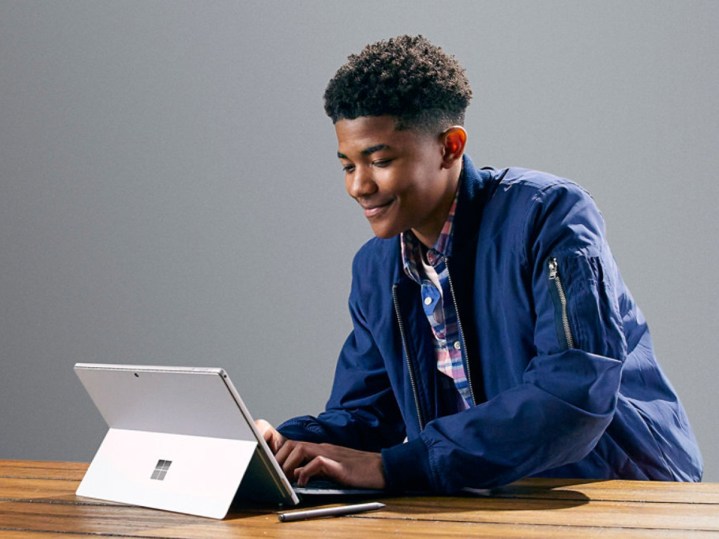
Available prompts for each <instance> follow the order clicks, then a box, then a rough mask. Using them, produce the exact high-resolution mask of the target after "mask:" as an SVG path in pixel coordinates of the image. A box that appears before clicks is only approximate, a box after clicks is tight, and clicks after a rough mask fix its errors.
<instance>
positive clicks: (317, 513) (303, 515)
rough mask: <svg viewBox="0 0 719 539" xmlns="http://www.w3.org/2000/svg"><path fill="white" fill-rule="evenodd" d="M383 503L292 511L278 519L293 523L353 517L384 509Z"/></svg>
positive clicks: (280, 515)
mask: <svg viewBox="0 0 719 539" xmlns="http://www.w3.org/2000/svg"><path fill="white" fill-rule="evenodd" d="M383 507H384V504H383V503H379V502H372V503H358V504H354V505H341V506H339V507H327V508H325V509H310V510H308V511H292V512H290V513H280V514H279V515H277V518H279V519H280V522H293V521H295V520H305V519H308V518H319V517H337V516H341V515H352V514H354V513H362V512H364V511H374V510H375V509H382V508H383Z"/></svg>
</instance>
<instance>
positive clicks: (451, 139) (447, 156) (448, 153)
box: [441, 125, 467, 168]
mask: <svg viewBox="0 0 719 539" xmlns="http://www.w3.org/2000/svg"><path fill="white" fill-rule="evenodd" d="M441 137H442V165H443V166H444V167H445V168H450V167H452V166H453V165H454V164H455V163H456V162H457V161H458V160H459V159H461V158H462V154H464V148H465V146H466V145H467V131H465V129H464V127H462V126H461V125H453V126H452V127H450V128H449V129H447V130H446V131H444V132H443V133H442V135H441Z"/></svg>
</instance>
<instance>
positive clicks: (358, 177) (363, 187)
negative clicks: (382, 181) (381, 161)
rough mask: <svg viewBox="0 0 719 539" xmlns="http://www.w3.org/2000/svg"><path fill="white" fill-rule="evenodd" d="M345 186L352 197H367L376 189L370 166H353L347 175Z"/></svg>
mask: <svg viewBox="0 0 719 539" xmlns="http://www.w3.org/2000/svg"><path fill="white" fill-rule="evenodd" d="M345 187H346V188H347V193H348V194H349V195H350V196H351V197H352V198H363V197H367V196H369V195H372V194H374V193H375V192H376V191H377V184H376V183H375V182H374V180H373V179H372V172H371V170H370V167H365V166H361V165H359V166H357V167H355V169H354V171H353V172H352V174H348V175H347V178H346V180H345Z"/></svg>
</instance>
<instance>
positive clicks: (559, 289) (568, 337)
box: [547, 257, 574, 348]
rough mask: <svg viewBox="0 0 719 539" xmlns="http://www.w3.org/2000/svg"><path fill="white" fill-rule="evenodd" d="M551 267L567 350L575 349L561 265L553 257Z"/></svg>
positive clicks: (550, 261)
mask: <svg viewBox="0 0 719 539" xmlns="http://www.w3.org/2000/svg"><path fill="white" fill-rule="evenodd" d="M547 264H548V266H549V280H550V281H552V283H553V286H554V290H555V291H556V298H557V300H558V302H559V311H560V312H559V314H560V318H561V326H562V333H563V335H564V339H565V341H566V344H567V348H574V338H573V337H572V330H571V328H570V327H569V314H568V312H567V295H566V294H565V292H564V285H563V284H562V279H561V277H560V275H559V264H558V263H557V259H556V258H554V257H552V258H550V259H549V261H548V263H547Z"/></svg>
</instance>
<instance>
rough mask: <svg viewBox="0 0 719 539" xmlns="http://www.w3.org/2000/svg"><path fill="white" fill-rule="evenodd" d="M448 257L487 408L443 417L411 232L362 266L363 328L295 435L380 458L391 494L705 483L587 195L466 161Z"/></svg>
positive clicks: (365, 251)
mask: <svg viewBox="0 0 719 539" xmlns="http://www.w3.org/2000/svg"><path fill="white" fill-rule="evenodd" d="M459 185H460V186H459V190H460V192H459V199H458V203H457V213H456V216H455V224H454V238H453V247H452V252H451V254H450V256H449V257H448V258H447V264H448V268H449V273H450V278H451V282H452V288H453V290H454V294H455V297H456V301H457V304H458V315H459V320H460V327H461V333H462V335H461V337H462V338H463V341H464V345H465V346H464V349H463V353H464V358H463V359H464V362H465V369H466V372H467V373H468V378H469V382H470V385H471V388H472V391H473V394H474V397H475V402H477V403H478V404H477V405H476V406H474V407H472V408H470V409H468V410H465V411H462V412H459V413H456V412H449V411H447V410H445V409H443V408H444V403H443V402H442V399H441V398H440V396H441V390H440V388H439V383H438V376H440V373H438V371H437V364H436V357H435V353H434V346H433V341H432V332H431V330H430V326H429V323H428V321H427V318H426V316H425V314H424V311H423V308H422V304H421V298H420V292H419V288H418V285H417V284H416V283H414V282H413V281H412V280H411V279H409V278H408V277H407V276H406V275H405V273H404V271H403V269H402V262H401V255H400V240H399V237H394V238H391V239H386V240H383V239H378V238H374V239H372V240H370V241H369V242H367V243H366V244H365V245H364V246H363V247H362V248H361V249H360V251H359V252H358V253H357V255H356V256H355V260H354V263H353V279H352V288H351V292H350V298H349V307H350V313H351V316H352V321H353V326H354V327H353V331H352V333H351V334H350V335H349V337H348V339H347V341H346V342H345V344H344V346H343V348H342V351H341V353H340V356H339V360H338V363H337V369H336V373H335V379H334V385H333V388H332V393H331V396H330V398H329V401H328V403H327V406H326V409H325V411H324V412H322V413H321V414H320V415H319V416H317V417H311V416H303V417H298V418H295V419H292V420H289V421H287V422H285V423H284V424H282V425H281V426H280V427H279V429H278V430H279V431H280V432H281V433H282V434H283V435H284V436H286V437H288V438H291V439H296V440H305V441H314V442H329V443H334V444H338V445H343V446H348V447H353V448H357V449H364V450H368V451H381V452H382V461H383V466H384V471H385V477H386V481H387V486H388V488H389V489H392V490H404V491H408V490H429V491H434V492H446V493H451V492H457V491H459V490H461V489H462V488H466V487H469V488H488V487H494V486H499V485H503V484H507V483H510V482H512V481H514V480H516V479H519V478H522V477H525V476H531V475H539V476H544V477H573V478H605V479H610V478H624V479H656V480H676V481H699V480H700V479H701V474H702V458H701V455H700V452H699V448H698V446H697V443H696V440H695V438H694V434H693V432H692V430H691V427H690V425H689V422H688V420H687V417H686V414H685V412H684V409H683V407H682V405H681V404H680V402H679V400H678V398H677V396H676V394H675V392H674V390H673V389H672V387H671V385H670V383H669V381H668V380H667V379H666V377H665V376H664V374H663V372H662V370H661V369H660V367H659V365H658V364H657V361H656V359H655V356H654V351H653V347H652V342H651V338H650V335H649V330H648V328H647V325H646V322H645V320H644V317H643V315H642V313H641V311H640V310H639V308H638V307H637V305H636V304H635V302H634V300H633V298H632V296H631V295H630V293H629V290H628V289H627V287H626V286H625V284H624V282H623V281H622V278H621V276H620V274H619V270H618V268H617V266H616V264H615V261H614V259H613V257H612V254H611V252H610V250H609V246H608V245H607V243H606V240H605V233H604V222H603V219H602V217H601V214H600V213H599V211H598V209H597V208H596V206H595V204H594V202H593V200H592V199H591V197H590V196H589V195H588V194H587V193H586V192H585V191H584V190H582V189H581V188H580V187H578V186H577V185H576V184H574V183H572V182H570V181H568V180H565V179H561V178H557V177H554V176H551V175H548V174H545V173H541V172H537V171H532V170H525V169H519V168H509V169H504V170H494V169H481V170H477V169H475V167H474V166H473V164H472V161H471V160H470V159H469V158H468V157H465V158H464V162H463V172H462V176H461V178H460V184H459Z"/></svg>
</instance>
